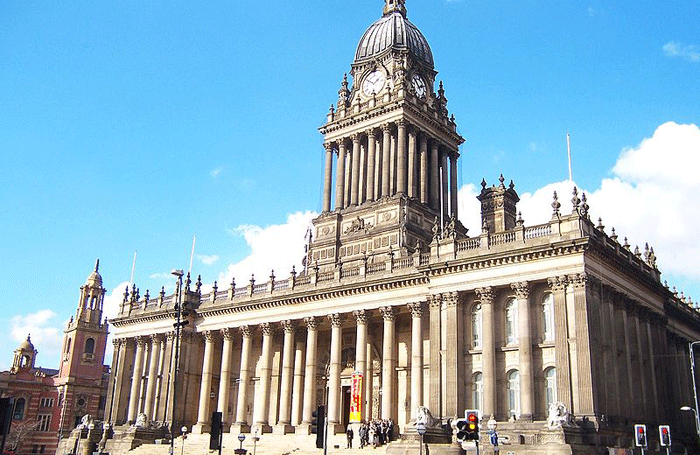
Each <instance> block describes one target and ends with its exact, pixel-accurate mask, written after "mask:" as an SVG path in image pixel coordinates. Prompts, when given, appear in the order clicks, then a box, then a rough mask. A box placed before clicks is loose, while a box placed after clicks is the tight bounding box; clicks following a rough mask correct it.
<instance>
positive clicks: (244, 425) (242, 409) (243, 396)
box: [231, 325, 253, 433]
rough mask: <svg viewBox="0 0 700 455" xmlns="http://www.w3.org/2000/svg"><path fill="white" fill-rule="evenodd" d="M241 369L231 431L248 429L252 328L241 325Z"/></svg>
mask: <svg viewBox="0 0 700 455" xmlns="http://www.w3.org/2000/svg"><path fill="white" fill-rule="evenodd" d="M240 330H241V336H242V339H243V341H242V344H241V369H240V374H239V376H238V399H237V400H236V423H235V426H234V427H233V428H231V432H232V433H235V432H238V433H242V432H247V431H250V425H248V417H247V414H248V386H249V383H250V355H251V351H252V349H253V346H252V339H251V338H252V335H253V333H252V330H251V329H250V326H247V325H244V326H242V327H241V329H240Z"/></svg>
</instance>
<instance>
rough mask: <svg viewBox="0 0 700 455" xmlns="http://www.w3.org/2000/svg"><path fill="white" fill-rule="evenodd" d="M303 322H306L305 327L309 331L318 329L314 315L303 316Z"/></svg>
mask: <svg viewBox="0 0 700 455" xmlns="http://www.w3.org/2000/svg"><path fill="white" fill-rule="evenodd" d="M304 323H305V324H306V329H307V330H310V331H316V330H317V329H318V319H316V318H315V317H314V316H310V317H308V318H304Z"/></svg>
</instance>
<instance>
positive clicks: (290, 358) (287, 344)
mask: <svg viewBox="0 0 700 455" xmlns="http://www.w3.org/2000/svg"><path fill="white" fill-rule="evenodd" d="M280 324H281V325H282V329H283V330H284V344H283V346H282V379H281V384H280V413H279V422H278V423H277V425H276V426H275V428H274V433H275V434H286V433H291V432H292V431H293V430H294V428H293V427H292V426H291V421H292V418H291V404H292V400H291V398H292V374H293V373H294V363H293V362H294V330H295V328H294V324H293V323H292V321H290V320H288V319H287V320H285V321H282V322H281V323H280Z"/></svg>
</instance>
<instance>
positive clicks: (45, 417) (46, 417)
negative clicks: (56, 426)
mask: <svg viewBox="0 0 700 455" xmlns="http://www.w3.org/2000/svg"><path fill="white" fill-rule="evenodd" d="M38 420H39V428H37V431H49V428H50V427H51V414H39V417H38Z"/></svg>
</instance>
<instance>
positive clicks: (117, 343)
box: [112, 338, 126, 348]
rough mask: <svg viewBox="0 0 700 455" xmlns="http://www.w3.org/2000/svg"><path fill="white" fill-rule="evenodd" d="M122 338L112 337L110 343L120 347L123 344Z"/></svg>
mask: <svg viewBox="0 0 700 455" xmlns="http://www.w3.org/2000/svg"><path fill="white" fill-rule="evenodd" d="M123 341H125V340H124V338H114V339H112V344H113V345H114V347H115V348H120V347H121V346H122V345H123V344H126V343H123Z"/></svg>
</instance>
